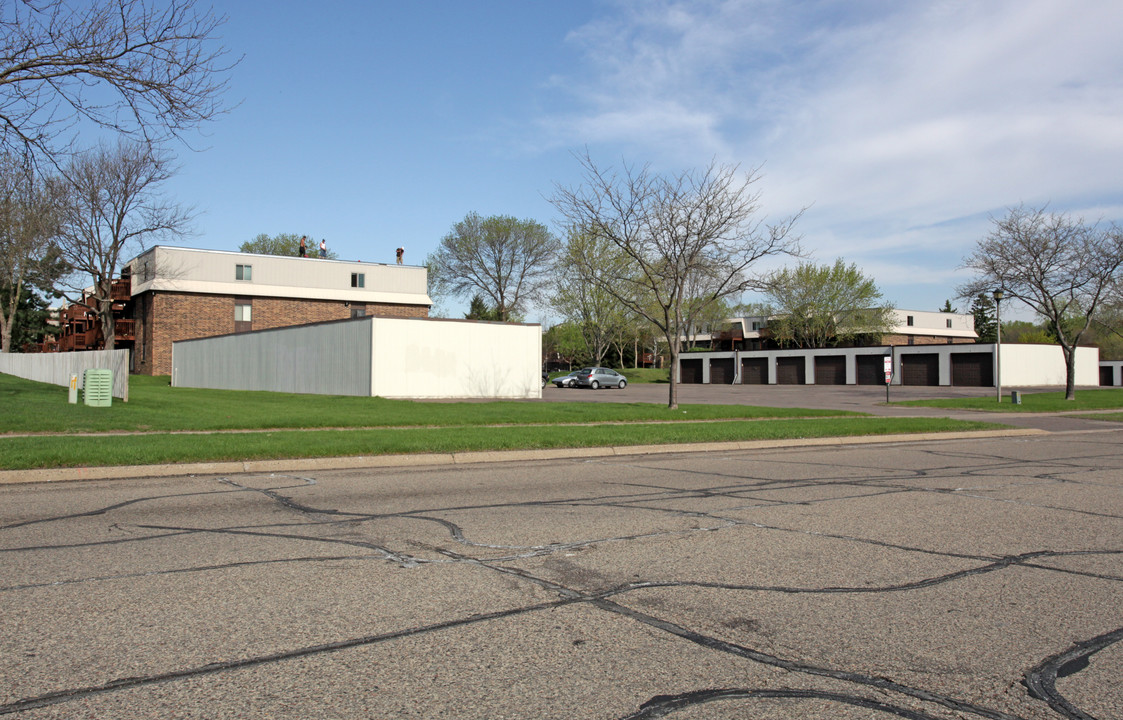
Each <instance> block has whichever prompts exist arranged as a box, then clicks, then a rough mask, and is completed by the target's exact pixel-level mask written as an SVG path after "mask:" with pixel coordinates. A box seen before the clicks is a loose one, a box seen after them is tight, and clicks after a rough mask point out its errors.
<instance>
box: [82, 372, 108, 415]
mask: <svg viewBox="0 0 1123 720" xmlns="http://www.w3.org/2000/svg"><path fill="white" fill-rule="evenodd" d="M83 384H84V385H85V387H84V389H83V391H82V396H83V397H84V398H85V400H86V404H87V405H89V406H90V407H109V406H110V405H112V404H113V371H112V370H109V369H106V368H91V369H89V370H87V371H86V374H85V379H84V381H83Z"/></svg>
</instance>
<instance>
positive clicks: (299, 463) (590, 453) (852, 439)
mask: <svg viewBox="0 0 1123 720" xmlns="http://www.w3.org/2000/svg"><path fill="white" fill-rule="evenodd" d="M1048 434H1049V433H1048V432H1047V431H1045V430H1038V429H1032V428H1012V429H1008V430H979V431H974V432H971V431H965V432H944V433H917V434H912V435H876V436H868V435H859V436H849V437H828V438H790V439H785V440H744V441H734V442H720V443H688V444H681V445H623V446H614V447H613V446H610V447H596V448H557V449H551V450H487V451H481V452H464V453H423V454H418V455H358V456H349V457H329V458H293V459H287V460H246V461H242V462H238V461H231V462H211V463H175V464H167V465H118V466H108V467H77V468H44V469H37V470H0V485H16V484H21V483H50V482H74V481H82V480H123V479H128V478H161V477H175V476H184V475H239V474H243V473H271V472H297V471H304V470H355V469H362V468H372V469H373V468H394V467H414V466H419V465H471V464H478V463H491V462H527V461H536V460H564V459H571V458H596V457H628V456H633V455H663V454H673V453H694V452H729V451H734V450H777V449H786V448H794V447H832V446H841V445H885V444H894V443H910V442H930V441H934V440H966V439H980V438H999V437H1026V436H1034V435H1048Z"/></svg>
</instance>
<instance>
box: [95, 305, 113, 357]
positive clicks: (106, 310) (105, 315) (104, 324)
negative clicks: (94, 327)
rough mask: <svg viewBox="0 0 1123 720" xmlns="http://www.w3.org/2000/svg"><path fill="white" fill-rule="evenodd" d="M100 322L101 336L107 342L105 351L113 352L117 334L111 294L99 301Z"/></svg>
mask: <svg viewBox="0 0 1123 720" xmlns="http://www.w3.org/2000/svg"><path fill="white" fill-rule="evenodd" d="M97 309H98V320H100V321H101V334H102V337H103V338H104V340H105V349H106V350H112V349H113V348H114V347H115V345H116V340H117V333H116V332H115V330H116V323H115V322H114V317H113V298H111V297H109V293H108V292H106V293H105V297H103V298H99V299H98V301H97Z"/></svg>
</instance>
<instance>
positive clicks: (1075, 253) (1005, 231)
mask: <svg viewBox="0 0 1123 720" xmlns="http://www.w3.org/2000/svg"><path fill="white" fill-rule="evenodd" d="M991 223H992V228H991V231H990V233H989V234H988V235H987V236H986V237H985V238H983V239H982V240H980V241H979V243H978V245H977V246H976V247H975V251H974V252H973V253H972V254H971V255H969V256H968V257H967V258H965V259H964V261H963V266H964V267H965V268H968V269H970V270H974V271H975V273H976V276H977V277H976V279H975V280H974V281H972V282H970V283H968V284H966V285H964V286H963V287H962V288H960V291H959V292H960V294H961V295H962V296H964V297H969V296H974V295H977V294H978V293H980V292H986V291H987V290H989V289H992V288H1002V289H1004V290H1005V292H1006V296H1007V297H1008V298H1010V299H1012V300H1018V301H1020V302H1022V303H1024V304H1025V305H1027V306H1029V307H1030V308H1031V309H1032V310H1033V311H1034V312H1035V313H1036V314H1037V315H1038V316H1040V317H1042V318H1044V319H1045V321H1046V322H1047V323H1048V324H1049V326H1050V328H1051V331H1052V332H1053V333H1054V334H1055V336H1056V338H1057V343H1058V344H1059V345H1060V346H1061V351H1062V352H1063V354H1064V359H1065V371H1066V372H1065V376H1066V378H1065V399H1066V400H1073V399H1075V398H1076V348H1077V346H1078V345H1079V344H1080V342H1081V339H1082V338H1083V337H1084V334H1085V333H1086V332H1087V330H1088V328H1089V327H1090V326H1091V324H1092V318H1093V317H1095V316H1096V313H1097V312H1098V311H1099V309H1100V307H1101V305H1103V304H1104V303H1105V302H1110V301H1111V300H1112V298H1113V295H1114V293H1115V292H1116V290H1117V288H1118V282H1119V280H1118V277H1117V274H1118V273H1119V271H1120V268H1121V267H1123V230H1120V228H1119V227H1118V226H1116V225H1110V226H1104V227H1101V226H1100V225H1098V224H1094V223H1086V222H1084V220H1083V218H1073V217H1071V216H1069V215H1068V214H1066V213H1052V212H1046V210H1045V208H1043V207H1042V208H1033V207H1026V206H1025V205H1019V206H1018V207H1015V208H1011V209H1010V210H1009V211H1007V213H1006V215H1005V216H1004V217H1001V218H993V219H992V221H991ZM1073 320H1075V322H1073Z"/></svg>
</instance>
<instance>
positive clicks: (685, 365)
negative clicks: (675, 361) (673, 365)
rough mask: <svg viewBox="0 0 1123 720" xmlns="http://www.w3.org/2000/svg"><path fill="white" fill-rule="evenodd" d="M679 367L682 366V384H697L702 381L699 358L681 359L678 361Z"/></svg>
mask: <svg viewBox="0 0 1123 720" xmlns="http://www.w3.org/2000/svg"><path fill="white" fill-rule="evenodd" d="M679 367H680V368H682V378H681V382H682V384H683V385H690V384H694V385H697V384H699V383H701V382H702V360H701V358H697V359H691V360H681V361H680V362H679Z"/></svg>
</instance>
